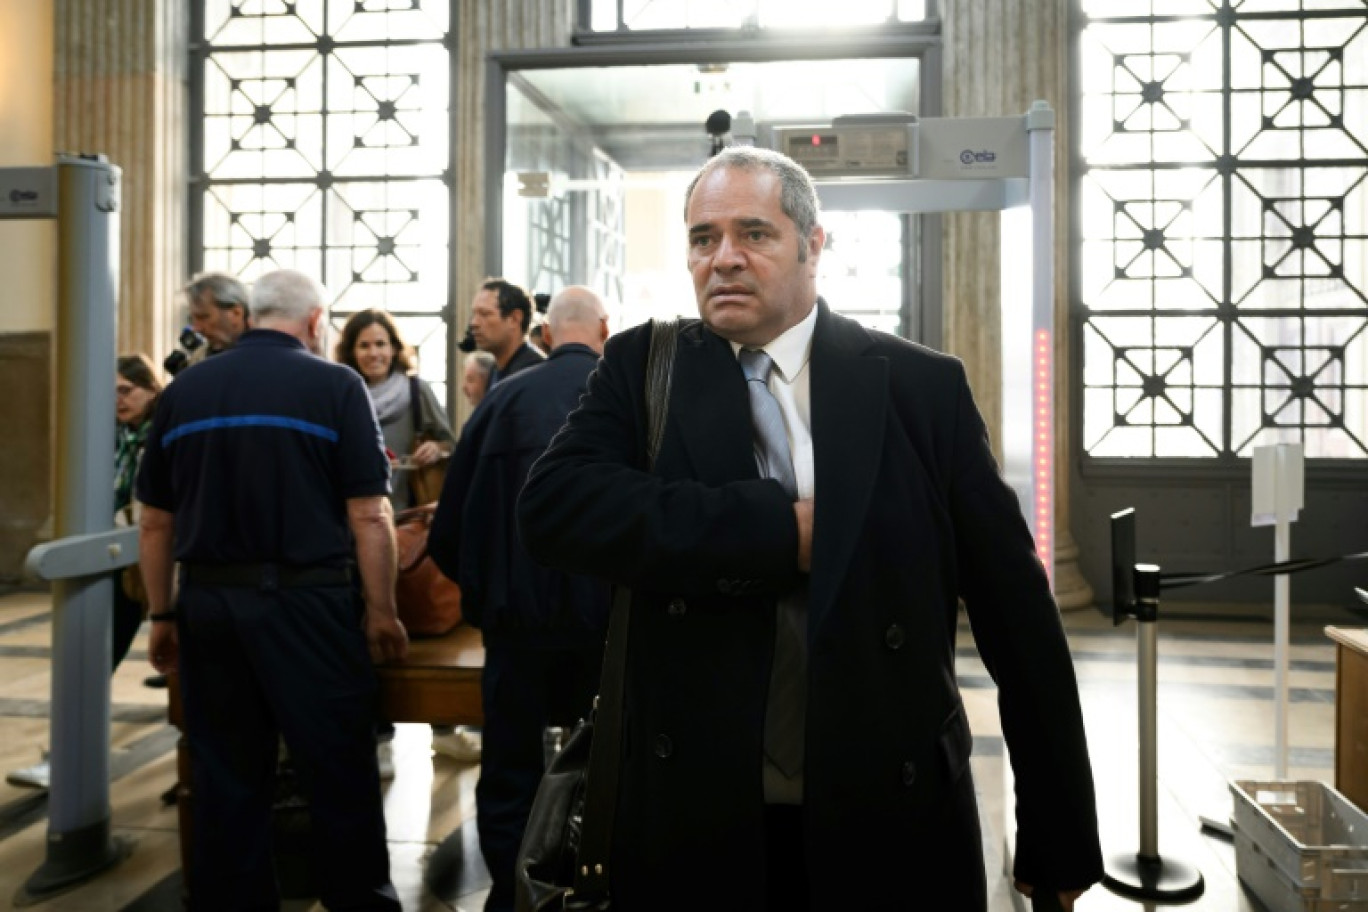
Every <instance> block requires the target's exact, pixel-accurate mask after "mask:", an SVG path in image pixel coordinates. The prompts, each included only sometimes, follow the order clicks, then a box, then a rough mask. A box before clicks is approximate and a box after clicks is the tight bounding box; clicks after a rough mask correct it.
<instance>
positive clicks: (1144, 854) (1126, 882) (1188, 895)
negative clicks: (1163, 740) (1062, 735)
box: [1102, 510, 1206, 903]
mask: <svg viewBox="0 0 1368 912" xmlns="http://www.w3.org/2000/svg"><path fill="white" fill-rule="evenodd" d="M1134 522H1135V514H1134V511H1131V510H1127V511H1124V512H1123V513H1118V514H1117V515H1116V516H1113V517H1112V532H1113V555H1114V557H1122V556H1123V555H1126V554H1127V552H1129V556H1132V557H1133V553H1134V541H1135V538H1134V532H1135V529H1134ZM1118 532H1120V534H1119V535H1118ZM1118 541H1121V542H1123V543H1124V544H1123V546H1122V547H1121V548H1120V549H1118V548H1117V542H1118ZM1118 550H1119V552H1120V553H1118ZM1132 567H1133V570H1132V573H1131V574H1129V575H1130V580H1129V582H1130V585H1117V586H1114V589H1115V592H1114V593H1113V598H1114V599H1115V600H1116V601H1115V604H1114V605H1113V612H1114V618H1115V619H1116V621H1117V623H1120V620H1121V618H1122V616H1123V615H1128V616H1130V617H1133V618H1135V621H1136V647H1137V648H1136V652H1137V659H1138V666H1139V667H1138V672H1137V682H1138V687H1137V691H1138V694H1139V698H1138V700H1137V707H1136V708H1137V710H1138V715H1139V750H1140V757H1139V761H1140V762H1139V770H1140V776H1139V786H1140V851H1138V852H1135V853H1133V854H1123V855H1114V856H1112V857H1111V858H1110V859H1108V861H1107V869H1106V874H1105V876H1104V877H1103V878H1102V882H1103V883H1104V884H1105V885H1106V886H1107V889H1109V890H1111V891H1112V892H1113V893H1117V894H1120V895H1121V896H1126V897H1129V898H1131V899H1138V900H1148V901H1152V902H1169V903H1182V902H1190V901H1192V900H1194V899H1196V898H1197V897H1199V896H1201V895H1202V891H1203V890H1204V889H1205V887H1206V885H1205V883H1204V881H1203V880H1202V872H1201V871H1199V870H1197V869H1196V868H1195V867H1193V866H1192V865H1189V864H1184V863H1183V862H1181V861H1177V860H1175V859H1173V858H1165V857H1163V856H1162V855H1160V854H1159V798H1158V795H1159V791H1158V778H1159V763H1158V712H1157V704H1158V691H1159V676H1158V669H1159V586H1160V581H1159V568H1158V567H1157V566H1155V565H1154V564H1133V565H1132ZM1113 570H1114V571H1115V572H1116V575H1118V576H1119V575H1121V574H1124V573H1125V569H1124V567H1114V568H1113ZM1123 599H1124V600H1125V601H1128V602H1129V604H1122V601H1123Z"/></svg>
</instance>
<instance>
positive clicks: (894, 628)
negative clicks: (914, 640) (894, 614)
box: [884, 624, 907, 649]
mask: <svg viewBox="0 0 1368 912" xmlns="http://www.w3.org/2000/svg"><path fill="white" fill-rule="evenodd" d="M905 642H907V636H906V635H905V634H904V633H903V629H902V628H901V627H899V626H898V625H897V624H892V625H890V626H889V628H888V629H887V630H885V631H884V645H885V646H887V647H888V648H889V649H902V645H903V643H905Z"/></svg>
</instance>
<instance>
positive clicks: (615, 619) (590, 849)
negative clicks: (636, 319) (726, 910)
mask: <svg viewBox="0 0 1368 912" xmlns="http://www.w3.org/2000/svg"><path fill="white" fill-rule="evenodd" d="M678 340H679V321H677V320H669V321H664V322H662V321H652V323H651V350H650V354H649V355H648V356H647V360H646V469H647V471H653V470H654V469H655V462H656V458H657V457H658V456H659V455H660V445H661V442H662V441H663V440H664V439H665V415H666V411H667V409H668V407H669V403H670V379H671V377H672V375H673V369H674V356H675V345H676V343H677V342H678ZM631 604H632V591H631V590H630V589H628V588H626V587H618V588H617V589H616V590H615V592H614V593H613V608H612V613H611V614H610V615H609V618H608V644H607V646H606V647H605V648H604V652H603V674H602V677H601V678H600V680H599V695H598V698H597V699H596V700H595V701H594V740H593V743H592V745H591V746H590V749H589V775H588V782H587V784H586V785H585V792H586V794H585V801H584V808H585V811H584V829H583V830H582V832H581V836H580V847H579V854H578V857H577V860H576V864H575V888H574V893H573V894H572V896H571V897H570V903H568V904H567V905H571V904H572V905H573V906H576V907H578V906H581V905H584V906H586V907H589V908H592V907H593V903H595V902H597V901H600V900H602V899H603V898H605V897H607V896H608V882H609V876H610V873H611V872H610V871H609V864H608V862H609V857H610V855H611V854H612V847H613V817H614V815H615V814H616V813H617V790H618V773H619V770H620V767H621V765H622V705H623V678H624V677H625V676H626V672H627V620H628V610H629V609H630V607H631Z"/></svg>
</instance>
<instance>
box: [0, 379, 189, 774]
mask: <svg viewBox="0 0 1368 912" xmlns="http://www.w3.org/2000/svg"><path fill="white" fill-rule="evenodd" d="M161 391H162V382H161V380H159V379H158V378H157V370H156V368H155V367H153V366H152V359H150V358H148V357H147V355H143V354H136V355H120V356H119V360H118V361H117V362H116V373H115V376H114V417H115V419H116V421H117V424H116V425H115V430H114V524H115V525H116V526H131V525H133V524H134V523H136V522H137V511H136V508H137V505H136V504H135V502H134V500H133V480H134V479H135V478H136V477H137V475H138V464H139V463H140V462H141V461H142V453H143V445H144V444H145V443H146V442H147V431H148V428H150V427H151V426H152V412H153V410H154V409H155V408H156V405H157V396H158V395H160V394H161ZM137 569H138V567H137V565H136V564H134V565H133V566H132V567H129V568H127V569H126V570H125V571H124V572H123V573H122V574H120V575H119V576H117V577H115V578H114V616H113V623H112V625H111V631H110V637H109V641H110V645H111V647H112V652H111V655H110V661H109V671H110V674H113V673H114V671H116V670H117V669H118V667H119V663H120V662H122V661H123V660H124V657H125V656H126V655H128V650H129V648H130V647H131V646H132V645H133V638H134V637H135V636H137V634H138V628H139V627H141V626H142V621H143V611H144V606H143V602H142V598H143V592H142V577H141V576H139V575H138V573H137ZM156 677H160V676H156ZM152 680H153V678H149V679H148V682H149V683H150V682H151V681H152ZM154 686H155V685H154ZM160 686H165V679H164V678H163V679H162V683H161V685H160ZM50 779H51V770H50V768H49V767H48V760H47V752H46V751H44V752H43V759H42V761H41V762H40V763H37V764H35V765H33V766H28V767H25V768H24V769H18V770H14V771H13V772H11V773H10V774H9V775H7V776H6V777H5V781H6V782H8V783H9V784H10V785H17V786H23V787H27V788H47V787H48V782H49V781H50Z"/></svg>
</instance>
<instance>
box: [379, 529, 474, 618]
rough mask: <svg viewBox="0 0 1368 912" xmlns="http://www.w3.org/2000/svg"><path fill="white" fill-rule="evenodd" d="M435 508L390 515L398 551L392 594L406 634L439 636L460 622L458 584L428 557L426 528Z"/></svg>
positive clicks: (459, 589)
mask: <svg viewBox="0 0 1368 912" xmlns="http://www.w3.org/2000/svg"><path fill="white" fill-rule="evenodd" d="M436 510H437V505H436V504H425V505H424V506H421V507H412V508H411V509H408V510H403V511H402V512H400V513H399V514H398V515H396V516H395V517H394V537H395V540H396V542H397V544H398V552H399V555H398V556H399V573H398V575H397V577H396V578H395V591H394V597H395V602H396V603H397V604H398V607H399V620H401V621H403V622H404V627H405V628H406V629H407V630H408V632H409V635H410V636H420V637H422V636H441V635H442V634H444V633H446V632H448V631H449V630H451V629H452V628H453V627H455V626H456V625H457V624H459V623H461V587H460V586H457V585H456V584H455V583H453V582H452V581H451V580H449V579H447V578H446V577H445V576H443V575H442V571H441V570H438V569H437V565H436V564H435V563H433V560H432V558H431V557H429V556H428V529H429V528H430V527H431V525H432V514H433V513H434V512H436Z"/></svg>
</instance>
